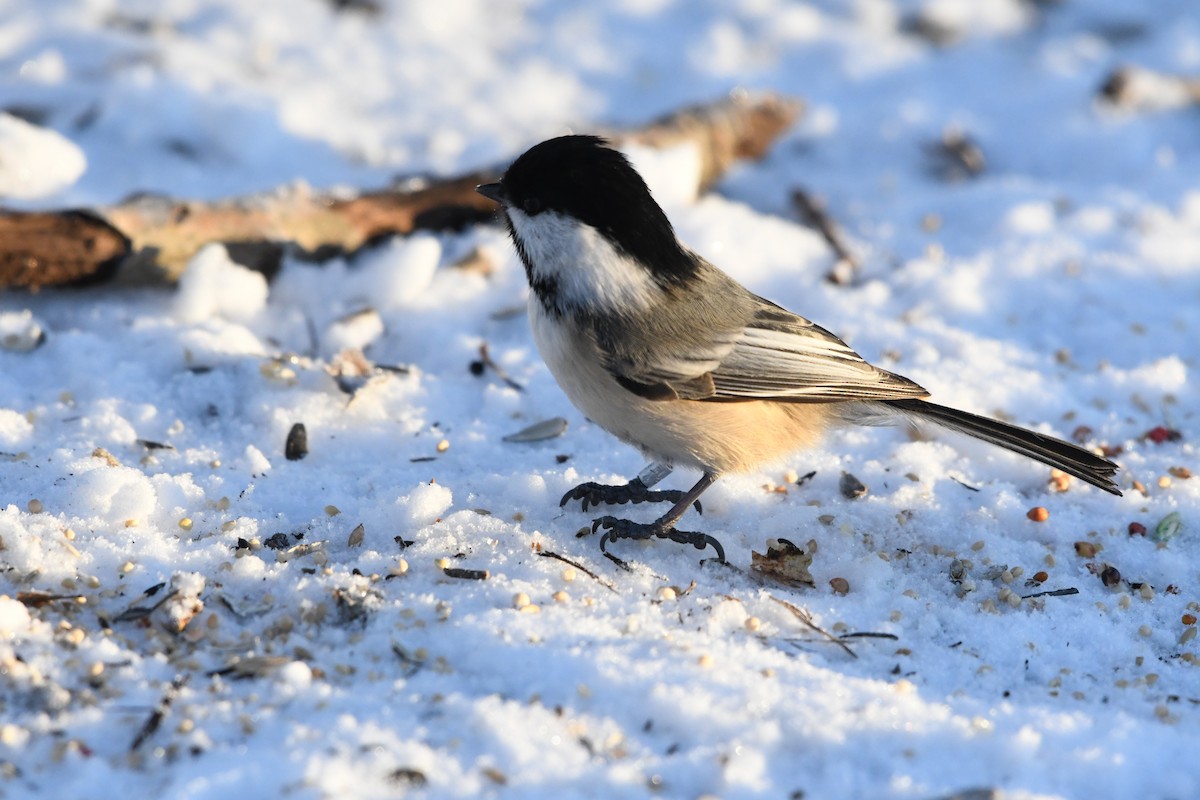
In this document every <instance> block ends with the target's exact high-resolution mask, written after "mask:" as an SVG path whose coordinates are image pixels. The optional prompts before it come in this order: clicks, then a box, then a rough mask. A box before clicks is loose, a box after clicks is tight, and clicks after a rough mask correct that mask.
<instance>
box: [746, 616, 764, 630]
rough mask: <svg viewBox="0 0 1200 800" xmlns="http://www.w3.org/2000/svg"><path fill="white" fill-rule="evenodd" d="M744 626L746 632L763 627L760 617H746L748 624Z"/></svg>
mask: <svg viewBox="0 0 1200 800" xmlns="http://www.w3.org/2000/svg"><path fill="white" fill-rule="evenodd" d="M744 624H745V626H746V630H748V631H752V632H753V631H757V630H758V629H760V628H761V627H762V620H761V619H759V618H758V617H746V622H745V623H744Z"/></svg>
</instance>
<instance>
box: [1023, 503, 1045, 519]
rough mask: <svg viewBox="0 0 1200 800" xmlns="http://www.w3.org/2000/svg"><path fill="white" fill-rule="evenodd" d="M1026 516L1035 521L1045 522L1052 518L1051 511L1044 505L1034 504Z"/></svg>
mask: <svg viewBox="0 0 1200 800" xmlns="http://www.w3.org/2000/svg"><path fill="white" fill-rule="evenodd" d="M1025 516H1027V517H1029V518H1030V519H1031V520H1033V521H1034V522H1045V521H1046V520H1048V519H1050V512H1049V511H1048V510H1047V509H1046V508H1045V507H1044V506H1034V507H1033V508H1031V509H1029V511H1028V512H1026V514H1025Z"/></svg>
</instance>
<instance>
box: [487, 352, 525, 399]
mask: <svg viewBox="0 0 1200 800" xmlns="http://www.w3.org/2000/svg"><path fill="white" fill-rule="evenodd" d="M479 360H480V361H482V362H483V363H484V365H485V366H486V367H488V369H490V370H491V371H492V372H494V373H496V377H497V378H499V379H500V380H502V381H504V382H505V383H506V384H508V385H509V386H511V387H512V388H514V389H516V390H517V391H518V392H523V391H525V387H524V386H522V385H521V384H519V383H517V382H516V381H515V380H513V379H512V378H511V377H510V376H509V374H508V373H507V372H505V371H504V367H502V366H500V365H499V364H497V363H496V362H495V361H493V360H492V354H491V353H489V352H488V346H487V342H481V343H480V344H479Z"/></svg>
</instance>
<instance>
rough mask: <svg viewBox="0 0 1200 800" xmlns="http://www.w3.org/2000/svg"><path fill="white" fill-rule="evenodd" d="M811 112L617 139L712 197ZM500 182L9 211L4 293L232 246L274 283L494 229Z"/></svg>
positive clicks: (765, 111)
mask: <svg viewBox="0 0 1200 800" xmlns="http://www.w3.org/2000/svg"><path fill="white" fill-rule="evenodd" d="M802 109H803V104H802V103H800V101H798V100H793V99H789V98H785V97H780V96H778V95H772V94H767V95H762V96H753V97H751V96H746V95H737V96H732V97H728V98H724V99H722V100H720V101H718V102H715V103H710V104H707V105H702V106H696V107H692V108H686V109H683V110H681V111H679V112H676V113H674V114H670V115H668V116H666V117H663V118H661V119H658V120H655V121H653V122H651V123H650V124H648V125H646V126H642V127H640V128H637V129H634V130H628V131H615V132H610V134H609V135H610V136H612V138H614V139H616V140H617V141H618V142H620V141H626V140H628V141H635V142H638V143H641V144H645V145H648V146H652V147H672V146H677V145H681V144H684V143H688V142H690V143H693V144H694V145H695V146H696V147H697V149H698V151H699V155H700V162H701V172H700V175H699V183H700V187H699V188H704V187H707V186H709V185H711V184H712V183H713V182H714V181H716V180H717V179H718V178H719V177H720V176H721V175H722V174H724V172H725V171H726V170H728V168H729V167H730V166H731V165H732V164H733V163H734V162H735V161H737V160H738V159H743V158H758V157H760V156H762V155H763V153H765V152H766V151H767V148H768V147H770V145H771V143H772V142H773V141H774V140H775V139H776V138H777V137H778V136H779V135H780V134H781V133H782V132H783V131H784V130H786V129H787V128H788V127H789V126H790V125H791V124H792V123H793V122H794V121H795V120H796V118H797V117H798V116H799V114H800V113H801V111H802ZM499 174H500V167H495V168H491V169H485V170H480V171H476V172H471V173H469V174H466V175H459V176H456V177H450V178H439V179H432V180H412V181H406V182H402V183H401V184H400V185H399V188H395V189H388V190H384V191H373V192H364V193H362V194H359V195H357V196H353V197H347V196H344V195H340V194H334V193H329V192H322V191H318V190H315V189H313V188H311V187H307V186H290V187H287V188H282V189H278V190H276V191H273V192H269V193H265V194H260V195H252V196H248V197H236V198H231V199H224V200H218V201H215V202H208V201H200V200H186V199H174V198H167V197H156V196H139V197H134V198H132V199H129V200H126V201H123V202H121V203H118V204H117V205H114V206H109V207H107V208H102V209H99V210H98V211H96V212H94V213H93V212H85V211H76V210H71V211H45V212H15V211H5V210H3V209H0V289H2V288H21V287H24V288H31V289H36V288H38V287H42V286H57V285H67V284H76V283H79V282H84V281H88V280H91V281H99V280H108V279H111V278H114V277H115V278H116V279H117V280H118V281H120V282H122V283H133V284H164V283H165V284H169V283H173V282H175V281H177V280H178V279H179V277H180V276H181V275H182V274H183V272H184V270H185V269H186V268H187V264H188V262H189V261H190V260H191V259H192V257H193V256H194V255H195V254H196V253H197V252H198V251H199V250H200V248H202V247H203V246H205V245H206V244H211V243H222V244H224V245H225V246H226V247H227V248H228V249H229V251H230V256H231V257H232V258H233V259H234V260H235V261H237V262H238V263H241V264H243V265H245V266H248V267H250V268H252V269H257V270H259V271H261V272H263V273H265V274H267V275H268V277H270V275H272V274H274V272H275V271H277V270H278V268H279V266H280V263H281V260H282V257H283V253H284V251H285V249H286V248H288V247H292V248H296V249H298V250H300V251H301V252H303V253H307V254H310V255H312V256H313V257H317V258H323V257H329V256H332V255H336V254H338V253H347V252H353V251H355V250H358V249H359V248H361V247H363V246H364V245H367V244H370V243H371V242H373V241H376V240H378V239H380V238H381V237H385V236H390V235H397V234H399V235H403V234H408V233H411V232H413V231H415V230H447V229H461V228H463V227H465V226H467V225H470V224H473V223H477V222H480V221H483V220H487V219H490V218H492V217H493V216H494V214H495V205H494V204H493V203H492V202H491V201H490V200H488V199H487V198H484V197H482V196H480V195H478V194H477V193H476V192H475V186H476V185H477V184H480V183H487V182H489V181H494V180H496V179H497V178H498V177H499Z"/></svg>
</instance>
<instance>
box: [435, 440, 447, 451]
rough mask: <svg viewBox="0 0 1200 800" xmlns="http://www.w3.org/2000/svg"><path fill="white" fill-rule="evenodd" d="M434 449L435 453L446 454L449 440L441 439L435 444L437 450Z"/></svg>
mask: <svg viewBox="0 0 1200 800" xmlns="http://www.w3.org/2000/svg"><path fill="white" fill-rule="evenodd" d="M436 449H437V451H438V452H439V453H444V452H446V451H447V450H449V449H450V440H449V439H442V440H441V441H440V442H438V443H437V448H436Z"/></svg>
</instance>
